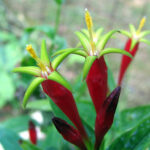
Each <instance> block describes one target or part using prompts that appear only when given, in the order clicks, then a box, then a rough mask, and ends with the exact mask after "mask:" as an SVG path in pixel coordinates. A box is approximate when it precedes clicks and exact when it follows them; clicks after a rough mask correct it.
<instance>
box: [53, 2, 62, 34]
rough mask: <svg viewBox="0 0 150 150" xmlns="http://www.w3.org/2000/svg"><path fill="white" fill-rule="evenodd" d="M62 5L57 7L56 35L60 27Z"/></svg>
mask: <svg viewBox="0 0 150 150" xmlns="http://www.w3.org/2000/svg"><path fill="white" fill-rule="evenodd" d="M61 6H62V5H58V7H57V12H56V19H55V35H57V32H58V28H59V23H60V14H61Z"/></svg>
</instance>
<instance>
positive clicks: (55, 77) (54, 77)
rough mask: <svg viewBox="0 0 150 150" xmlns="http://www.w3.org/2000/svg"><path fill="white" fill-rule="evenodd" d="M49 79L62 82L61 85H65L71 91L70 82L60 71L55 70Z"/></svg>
mask: <svg viewBox="0 0 150 150" xmlns="http://www.w3.org/2000/svg"><path fill="white" fill-rule="evenodd" d="M48 79H49V80H53V81H56V82H58V83H60V84H61V85H63V86H64V87H65V88H67V89H68V90H70V91H71V89H72V88H71V86H70V84H69V83H68V82H67V81H66V80H65V79H64V78H63V76H61V75H60V74H59V73H58V72H56V71H53V72H52V73H51V74H50V75H49V76H48Z"/></svg>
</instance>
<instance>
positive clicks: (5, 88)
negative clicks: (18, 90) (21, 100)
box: [0, 67, 15, 108]
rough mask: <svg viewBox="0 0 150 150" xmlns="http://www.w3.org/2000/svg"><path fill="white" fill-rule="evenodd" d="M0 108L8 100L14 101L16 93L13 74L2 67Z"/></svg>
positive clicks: (0, 74)
mask: <svg viewBox="0 0 150 150" xmlns="http://www.w3.org/2000/svg"><path fill="white" fill-rule="evenodd" d="M0 70H1V73H0V108H2V107H3V106H4V105H5V104H6V103H7V102H8V101H12V100H13V98H14V95H15V85H14V83H13V80H12V74H11V73H7V72H6V71H5V70H4V69H3V68H1V67H0Z"/></svg>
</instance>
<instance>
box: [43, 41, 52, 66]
mask: <svg viewBox="0 0 150 150" xmlns="http://www.w3.org/2000/svg"><path fill="white" fill-rule="evenodd" d="M41 60H42V61H43V62H44V63H46V64H47V65H49V64H50V61H49V57H48V53H47V49H46V41H45V40H42V44H41Z"/></svg>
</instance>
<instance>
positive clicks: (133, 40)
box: [130, 38, 138, 51]
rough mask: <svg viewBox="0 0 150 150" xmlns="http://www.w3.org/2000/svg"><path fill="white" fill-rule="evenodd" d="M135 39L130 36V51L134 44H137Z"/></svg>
mask: <svg viewBox="0 0 150 150" xmlns="http://www.w3.org/2000/svg"><path fill="white" fill-rule="evenodd" d="M137 42H138V41H137V40H136V39H134V38H132V42H131V47H130V51H132V49H133V48H134V46H135V45H136V44H137Z"/></svg>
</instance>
